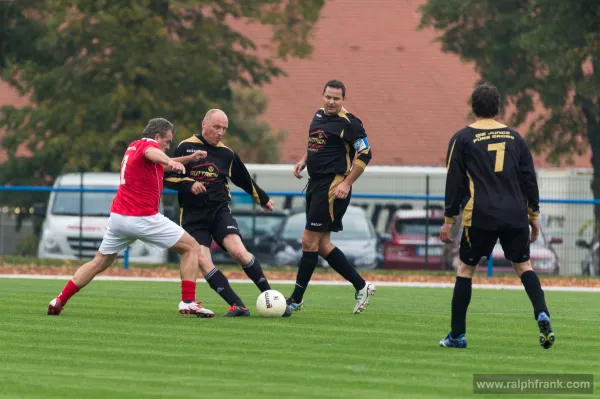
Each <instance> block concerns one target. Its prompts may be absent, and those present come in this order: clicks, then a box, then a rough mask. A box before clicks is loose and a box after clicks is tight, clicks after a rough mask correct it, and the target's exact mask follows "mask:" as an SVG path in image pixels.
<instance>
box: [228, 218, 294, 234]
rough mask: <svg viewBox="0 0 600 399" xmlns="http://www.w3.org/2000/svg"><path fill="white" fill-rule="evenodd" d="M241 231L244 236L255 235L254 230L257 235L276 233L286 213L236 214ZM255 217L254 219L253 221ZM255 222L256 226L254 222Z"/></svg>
mask: <svg viewBox="0 0 600 399" xmlns="http://www.w3.org/2000/svg"><path fill="white" fill-rule="evenodd" d="M234 218H235V220H236V221H237V224H238V227H239V229H240V233H241V234H242V236H243V237H254V234H253V231H254V232H256V236H257V237H261V236H265V235H267V234H275V233H276V232H277V230H278V229H279V226H281V223H283V219H284V215H258V216H255V217H253V216H252V215H239V216H238V215H235V214H234ZM253 219H254V221H253ZM253 223H254V228H253V227H252V224H253Z"/></svg>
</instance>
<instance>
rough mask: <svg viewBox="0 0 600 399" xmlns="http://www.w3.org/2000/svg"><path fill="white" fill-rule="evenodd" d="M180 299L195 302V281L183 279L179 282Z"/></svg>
mask: <svg viewBox="0 0 600 399" xmlns="http://www.w3.org/2000/svg"><path fill="white" fill-rule="evenodd" d="M181 300H182V301H184V302H185V301H192V302H196V282H195V281H189V280H184V281H182V282H181Z"/></svg>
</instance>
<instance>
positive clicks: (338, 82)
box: [323, 80, 346, 97]
mask: <svg viewBox="0 0 600 399" xmlns="http://www.w3.org/2000/svg"><path fill="white" fill-rule="evenodd" d="M328 87H331V88H332V89H342V97H346V86H344V84H343V83H342V81H341V80H330V81H329V82H327V83H325V87H323V94H324V93H325V90H327V88H328Z"/></svg>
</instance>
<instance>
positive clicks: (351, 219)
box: [282, 213, 373, 240]
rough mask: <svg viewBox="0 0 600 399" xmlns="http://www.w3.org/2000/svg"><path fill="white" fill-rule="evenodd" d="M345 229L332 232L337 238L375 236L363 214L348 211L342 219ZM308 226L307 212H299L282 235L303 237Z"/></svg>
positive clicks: (359, 238) (289, 220)
mask: <svg viewBox="0 0 600 399" xmlns="http://www.w3.org/2000/svg"><path fill="white" fill-rule="evenodd" d="M342 224H343V225H344V229H343V230H342V231H340V232H338V233H332V238H333V237H335V239H336V240H368V239H371V238H372V237H373V231H372V229H371V227H370V226H369V221H368V220H367V218H366V217H365V216H364V215H363V214H362V213H361V214H358V215H357V214H355V213H347V214H346V215H344V218H343V219H342ZM305 226H306V214H304V213H297V214H294V215H292V216H290V218H289V219H288V221H287V223H286V224H285V228H284V229H283V233H282V237H283V238H284V239H286V240H290V239H298V240H299V239H301V238H302V233H303V231H304V227H305Z"/></svg>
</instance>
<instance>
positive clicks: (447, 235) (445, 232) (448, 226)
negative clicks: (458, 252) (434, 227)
mask: <svg viewBox="0 0 600 399" xmlns="http://www.w3.org/2000/svg"><path fill="white" fill-rule="evenodd" d="M452 226H454V224H453V223H444V225H443V226H442V228H441V230H440V240H442V242H443V243H445V244H451V243H453V242H454V240H453V239H452Z"/></svg>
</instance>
